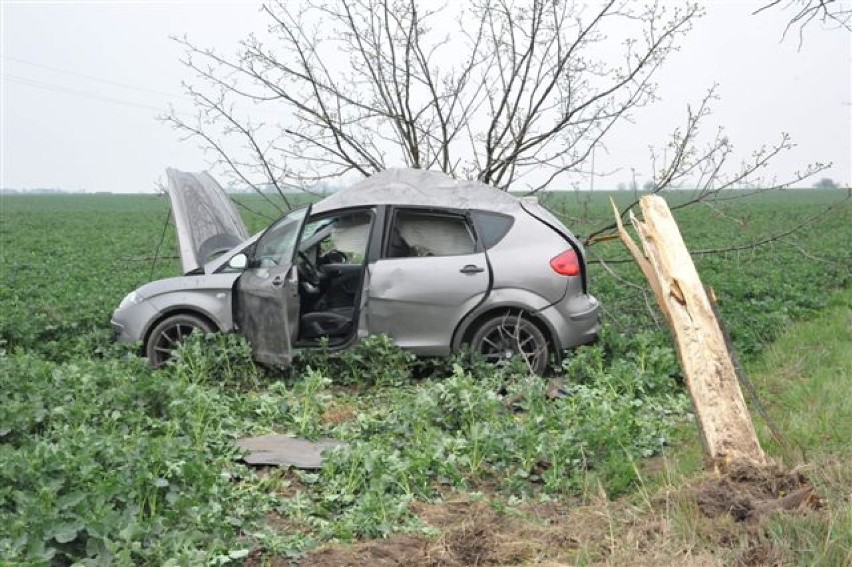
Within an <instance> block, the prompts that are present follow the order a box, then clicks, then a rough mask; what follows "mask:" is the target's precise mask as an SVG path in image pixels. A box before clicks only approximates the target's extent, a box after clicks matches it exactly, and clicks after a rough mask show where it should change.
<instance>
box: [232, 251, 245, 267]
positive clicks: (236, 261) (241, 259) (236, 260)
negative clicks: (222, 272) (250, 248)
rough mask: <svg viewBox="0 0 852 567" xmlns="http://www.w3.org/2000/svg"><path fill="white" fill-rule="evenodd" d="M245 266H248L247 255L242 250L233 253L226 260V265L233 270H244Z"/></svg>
mask: <svg viewBox="0 0 852 567" xmlns="http://www.w3.org/2000/svg"><path fill="white" fill-rule="evenodd" d="M246 266H248V256H246V255H245V254H243V253H242V252H240V253H239V254H235V255H234V256H232V257H231V259H230V260H228V267H229V268H231V269H233V270H245V269H246Z"/></svg>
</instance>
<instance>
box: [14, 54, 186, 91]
mask: <svg viewBox="0 0 852 567" xmlns="http://www.w3.org/2000/svg"><path fill="white" fill-rule="evenodd" d="M0 57H2V58H3V59H6V60H7V61H14V62H15V63H21V64H23V65H29V66H31V67H37V68H39V69H45V70H47V71H53V72H54V73H62V74H63V75H70V76H72V77H79V78H82V79H88V80H90V81H97V82H99V83H105V84H108V85H114V86H117V87H122V88H125V89H131V90H135V91H142V92H147V93H152V94H157V95H162V96H167V97H172V98H186V99H189V98H190V97H188V96H186V95H182V94H175V93H167V92H165V91H158V90H156V89H150V88H148V87H142V86H139V85H131V84H129V83H122V82H121V81H115V80H113V79H105V78H103V77H96V76H94V75H87V74H85V73H77V72H75V71H69V70H67V69H60V68H59V67H52V66H50V65H44V64H42V63H36V62H34V61H27V60H26V59H20V58H18V57H11V56H9V55H2V56H0Z"/></svg>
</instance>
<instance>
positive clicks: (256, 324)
mask: <svg viewBox="0 0 852 567" xmlns="http://www.w3.org/2000/svg"><path fill="white" fill-rule="evenodd" d="M309 212H310V206H308V207H304V208H301V209H296V210H294V211H291V212H290V213H289V214H287V215H286V216H284V217H283V218H281V219H279V220H278V221H277V222H275V223H274V224H273V225H272V226H270V227H269V228H268V229H267V230H266V232H265V233H263V235H262V236H261V237H260V238H259V239H258V241H257V243H256V244H255V247H254V251H253V253H252V255H251V256H252V257H251V258H249V261H248V267H247V268H246V270H245V271H244V272H243V274H242V275H241V276H240V277H239V279H238V280H237V282H236V284H235V287H234V302H235V303H234V305H235V321H236V323H237V328H238V329H239V331H240V333H242V334H243V335H244V336H245V337H246V338H248V340H249V341H250V342H251V344H252V352H253V354H254V357H255V359H256V360H258V361H259V362H264V363H267V364H289V362H290V360H291V359H292V345H293V341H295V339H296V334H297V333H298V329H299V276H298V269H297V266H296V262H295V259H296V252H297V250H298V246H297V244H298V241H299V238H300V237H301V233H302V227H303V226H304V223H305V219H306V218H307V217H308V213H309Z"/></svg>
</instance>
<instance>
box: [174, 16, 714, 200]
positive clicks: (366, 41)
mask: <svg viewBox="0 0 852 567" xmlns="http://www.w3.org/2000/svg"><path fill="white" fill-rule="evenodd" d="M463 6H464V8H457V7H447V6H444V7H437V8H433V7H429V8H425V7H423V6H422V5H421V2H420V1H419V0H349V1H342V0H328V1H322V0H303V1H302V2H301V3H298V4H295V3H294V2H286V3H285V2H284V1H277V2H273V3H270V4H268V5H266V6H264V7H263V12H264V13H265V14H266V16H267V17H268V20H269V30H268V31H269V34H268V38H264V39H261V38H260V37H258V36H255V35H252V36H250V37H248V38H247V39H245V40H244V41H242V42H241V44H240V48H239V51H238V53H237V54H236V55H235V56H232V57H231V56H226V55H223V54H221V53H219V52H216V51H214V50H211V49H206V48H203V47H200V46H197V45H195V44H194V43H192V42H191V41H189V40H188V39H186V38H183V39H180V40H179V41H181V42H182V43H183V45H184V46H185V48H186V59H185V63H186V64H187V65H188V66H189V67H190V68H191V69H192V70H193V71H194V73H195V75H196V80H195V81H194V82H193V83H192V84H188V85H186V88H187V90H188V92H189V94H190V95H191V96H192V97H193V98H194V100H195V103H196V105H197V107H198V108H199V115H198V117H197V119H196V120H187V119H185V118H184V117H182V116H181V115H179V114H177V113H172V114H171V115H170V116H169V120H170V121H171V122H172V123H173V124H174V126H176V127H177V128H178V129H179V130H181V131H182V132H183V133H184V134H186V135H187V136H189V137H195V138H198V139H200V140H201V141H202V142H203V144H204V145H205V147H206V148H207V149H209V150H210V151H211V152H212V154H213V156H215V161H216V162H217V163H218V164H219V165H220V166H222V167H223V169H225V170H227V171H228V172H229V173H230V175H231V176H232V177H233V178H235V179H236V180H238V181H240V182H241V183H244V184H246V185H249V186H251V187H253V188H254V189H256V190H258V191H261V192H263V190H266V189H268V188H270V187H271V188H274V189H275V190H277V191H278V192H279V193H280V194H281V196H282V197H284V196H286V189H287V187H288V186H289V185H297V186H302V187H304V186H308V185H311V184H313V183H317V182H319V181H321V180H323V179H327V178H334V177H339V176H341V175H344V174H348V173H351V172H356V173H358V174H360V175H369V174H371V173H374V172H376V171H379V170H381V169H384V168H385V167H391V166H407V167H414V168H428V169H439V170H441V171H444V172H446V173H448V174H450V175H452V176H457V177H466V178H477V179H480V180H481V181H483V182H486V183H489V184H492V185H494V186H497V187H500V188H507V187H508V186H509V185H510V184H513V183H515V187H520V185H523V186H524V187H525V188H527V189H529V190H533V191H535V190H537V189H540V188H542V187H545V186H547V185H548V184H550V183H552V182H554V181H555V180H556V179H558V178H560V176H562V175H563V174H567V173H571V172H576V171H578V170H579V168H580V165H581V164H582V163H583V162H585V161H586V159H587V158H588V157H589V155H590V153H591V150H592V148H594V147H595V146H596V145H597V144H599V143H600V142H601V140H602V139H603V138H604V136H605V135H606V133H607V132H608V131H609V130H610V129H611V128H612V127H613V125H614V124H616V123H618V122H619V121H620V120H623V119H625V118H627V117H629V115H630V113H631V111H632V110H633V109H635V108H637V107H640V106H642V105H645V104H647V103H649V102H650V101H652V100H654V93H655V84H654V82H653V78H654V76H655V73H656V71H657V70H658V69H659V68H660V65H661V64H662V63H663V61H664V60H665V59H666V57H667V56H668V55H669V54H670V53H671V52H672V51H673V50H675V49H677V46H678V41H679V39H680V38H681V37H682V36H683V34H685V33H686V32H687V31H688V30H689V29H690V27H691V25H692V22H693V20H694V19H695V18H696V17H698V16H699V15H700V13H701V10H700V9H699V8H698V7H697V6H696V5H694V4H684V5H679V4H672V3H668V2H650V3H638V2H633V1H630V0H607V1H605V2H602V3H598V2H588V3H584V2H582V1H566V0H474V1H473V2H471V3H469V4H467V3H465V4H463ZM452 22H455V24H454V25H455V26H456V30H455V31H454V32H453V33H447V32H446V31H441V30H448V29H450V25H448V23H452ZM614 46H616V47H615V49H617V51H614ZM613 53H617V54H618V55H617V56H613ZM258 117H264V120H260V119H259V118H258ZM519 182H520V183H519Z"/></svg>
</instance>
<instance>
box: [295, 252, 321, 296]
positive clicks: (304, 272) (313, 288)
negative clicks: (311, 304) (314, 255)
mask: <svg viewBox="0 0 852 567" xmlns="http://www.w3.org/2000/svg"><path fill="white" fill-rule="evenodd" d="M299 259H300V260H302V261H301V262H299V265H298V270H299V280H300V282H301V283H302V285H303V288H304V289H305V291H307V292H308V293H311V294H315V293H317V292H318V291H319V284H320V274H319V270H317V268H316V266H314V265H313V264H312V263H311V261H310V259H309V258H308V255H307V254H305V253H304V252H299Z"/></svg>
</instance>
